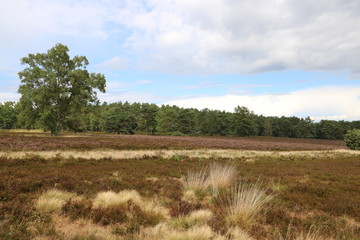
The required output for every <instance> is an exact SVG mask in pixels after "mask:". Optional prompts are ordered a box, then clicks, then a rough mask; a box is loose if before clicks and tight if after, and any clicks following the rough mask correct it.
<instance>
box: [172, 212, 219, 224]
mask: <svg viewBox="0 0 360 240" xmlns="http://www.w3.org/2000/svg"><path fill="white" fill-rule="evenodd" d="M212 218H213V213H212V212H211V211H210V210H206V209H201V210H197V211H194V212H191V213H190V214H189V215H187V216H181V217H178V218H176V219H173V220H172V222H171V225H172V226H173V227H175V228H185V229H188V228H191V227H194V226H196V225H206V224H207V223H208V222H209V221H210V220H211V219H212Z"/></svg>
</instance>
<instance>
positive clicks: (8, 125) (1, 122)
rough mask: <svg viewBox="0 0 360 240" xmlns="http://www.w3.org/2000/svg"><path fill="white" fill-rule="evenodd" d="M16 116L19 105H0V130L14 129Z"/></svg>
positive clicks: (7, 103) (6, 103) (11, 103)
mask: <svg viewBox="0 0 360 240" xmlns="http://www.w3.org/2000/svg"><path fill="white" fill-rule="evenodd" d="M18 114H19V105H18V104H15V102H4V103H0V128H2V129H12V128H16V127H17V117H18Z"/></svg>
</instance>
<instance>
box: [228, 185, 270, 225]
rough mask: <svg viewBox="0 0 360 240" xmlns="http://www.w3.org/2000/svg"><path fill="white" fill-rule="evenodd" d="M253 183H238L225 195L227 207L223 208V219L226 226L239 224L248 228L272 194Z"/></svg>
mask: <svg viewBox="0 0 360 240" xmlns="http://www.w3.org/2000/svg"><path fill="white" fill-rule="evenodd" d="M259 185H260V184H259V182H257V183H254V184H244V183H239V184H237V185H235V186H234V187H232V190H231V192H230V194H229V195H228V196H227V203H226V204H227V206H228V207H227V208H225V210H224V211H225V215H226V217H225V221H226V223H227V225H228V226H240V227H242V228H245V229H247V228H249V227H250V226H251V225H252V223H253V221H254V218H255V216H256V215H257V214H258V213H259V212H260V211H261V210H262V209H263V207H264V205H265V204H266V203H268V202H269V201H270V200H271V199H272V198H273V196H272V195H267V194H266V190H263V189H261V188H260V186H259Z"/></svg>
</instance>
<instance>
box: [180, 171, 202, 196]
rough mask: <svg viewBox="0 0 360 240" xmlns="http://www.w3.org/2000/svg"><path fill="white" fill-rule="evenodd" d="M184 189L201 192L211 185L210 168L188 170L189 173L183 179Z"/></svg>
mask: <svg viewBox="0 0 360 240" xmlns="http://www.w3.org/2000/svg"><path fill="white" fill-rule="evenodd" d="M182 184H183V187H184V191H185V192H187V191H193V192H194V193H195V194H199V193H201V192H203V191H205V190H206V189H207V188H208V187H209V181H208V168H207V167H205V168H203V169H200V170H198V171H188V173H187V175H186V176H185V177H184V179H183V181H182Z"/></svg>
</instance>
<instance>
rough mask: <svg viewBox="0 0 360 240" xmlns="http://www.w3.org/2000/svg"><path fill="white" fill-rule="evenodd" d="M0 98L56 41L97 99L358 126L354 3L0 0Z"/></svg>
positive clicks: (359, 47) (357, 5) (358, 36)
mask: <svg viewBox="0 0 360 240" xmlns="http://www.w3.org/2000/svg"><path fill="white" fill-rule="evenodd" d="M0 3H1V5H0V6H1V7H0V52H1V53H0V101H16V100H18V99H19V97H20V96H19V94H17V89H18V86H19V84H20V81H19V78H18V76H17V73H18V72H19V71H21V70H22V69H23V68H24V66H21V65H20V58H22V57H25V56H27V54H29V53H43V52H46V51H47V49H49V48H51V47H53V46H54V45H55V44H56V43H63V44H65V45H67V46H68V47H69V48H70V54H71V55H72V56H74V55H84V56H86V57H87V58H88V60H89V61H90V65H89V70H90V71H92V72H100V73H103V74H104V75H105V76H106V79H107V92H106V94H100V95H99V98H100V99H101V100H102V101H107V102H116V101H130V102H152V103H157V104H174V105H179V106H182V107H196V108H199V109H202V108H210V109H220V110H227V111H233V109H234V107H235V106H237V105H241V106H247V107H249V108H250V109H251V110H253V111H255V113H257V114H263V115H271V116H282V115H285V116H293V115H294V116H298V117H306V116H311V117H312V118H313V119H314V120H318V119H335V120H342V119H344V120H359V119H360V14H359V13H360V1H359V0H317V1H313V0H301V1H299V0H63V1H62V0H56V1H55V0H12V1H6V0H0Z"/></svg>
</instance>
